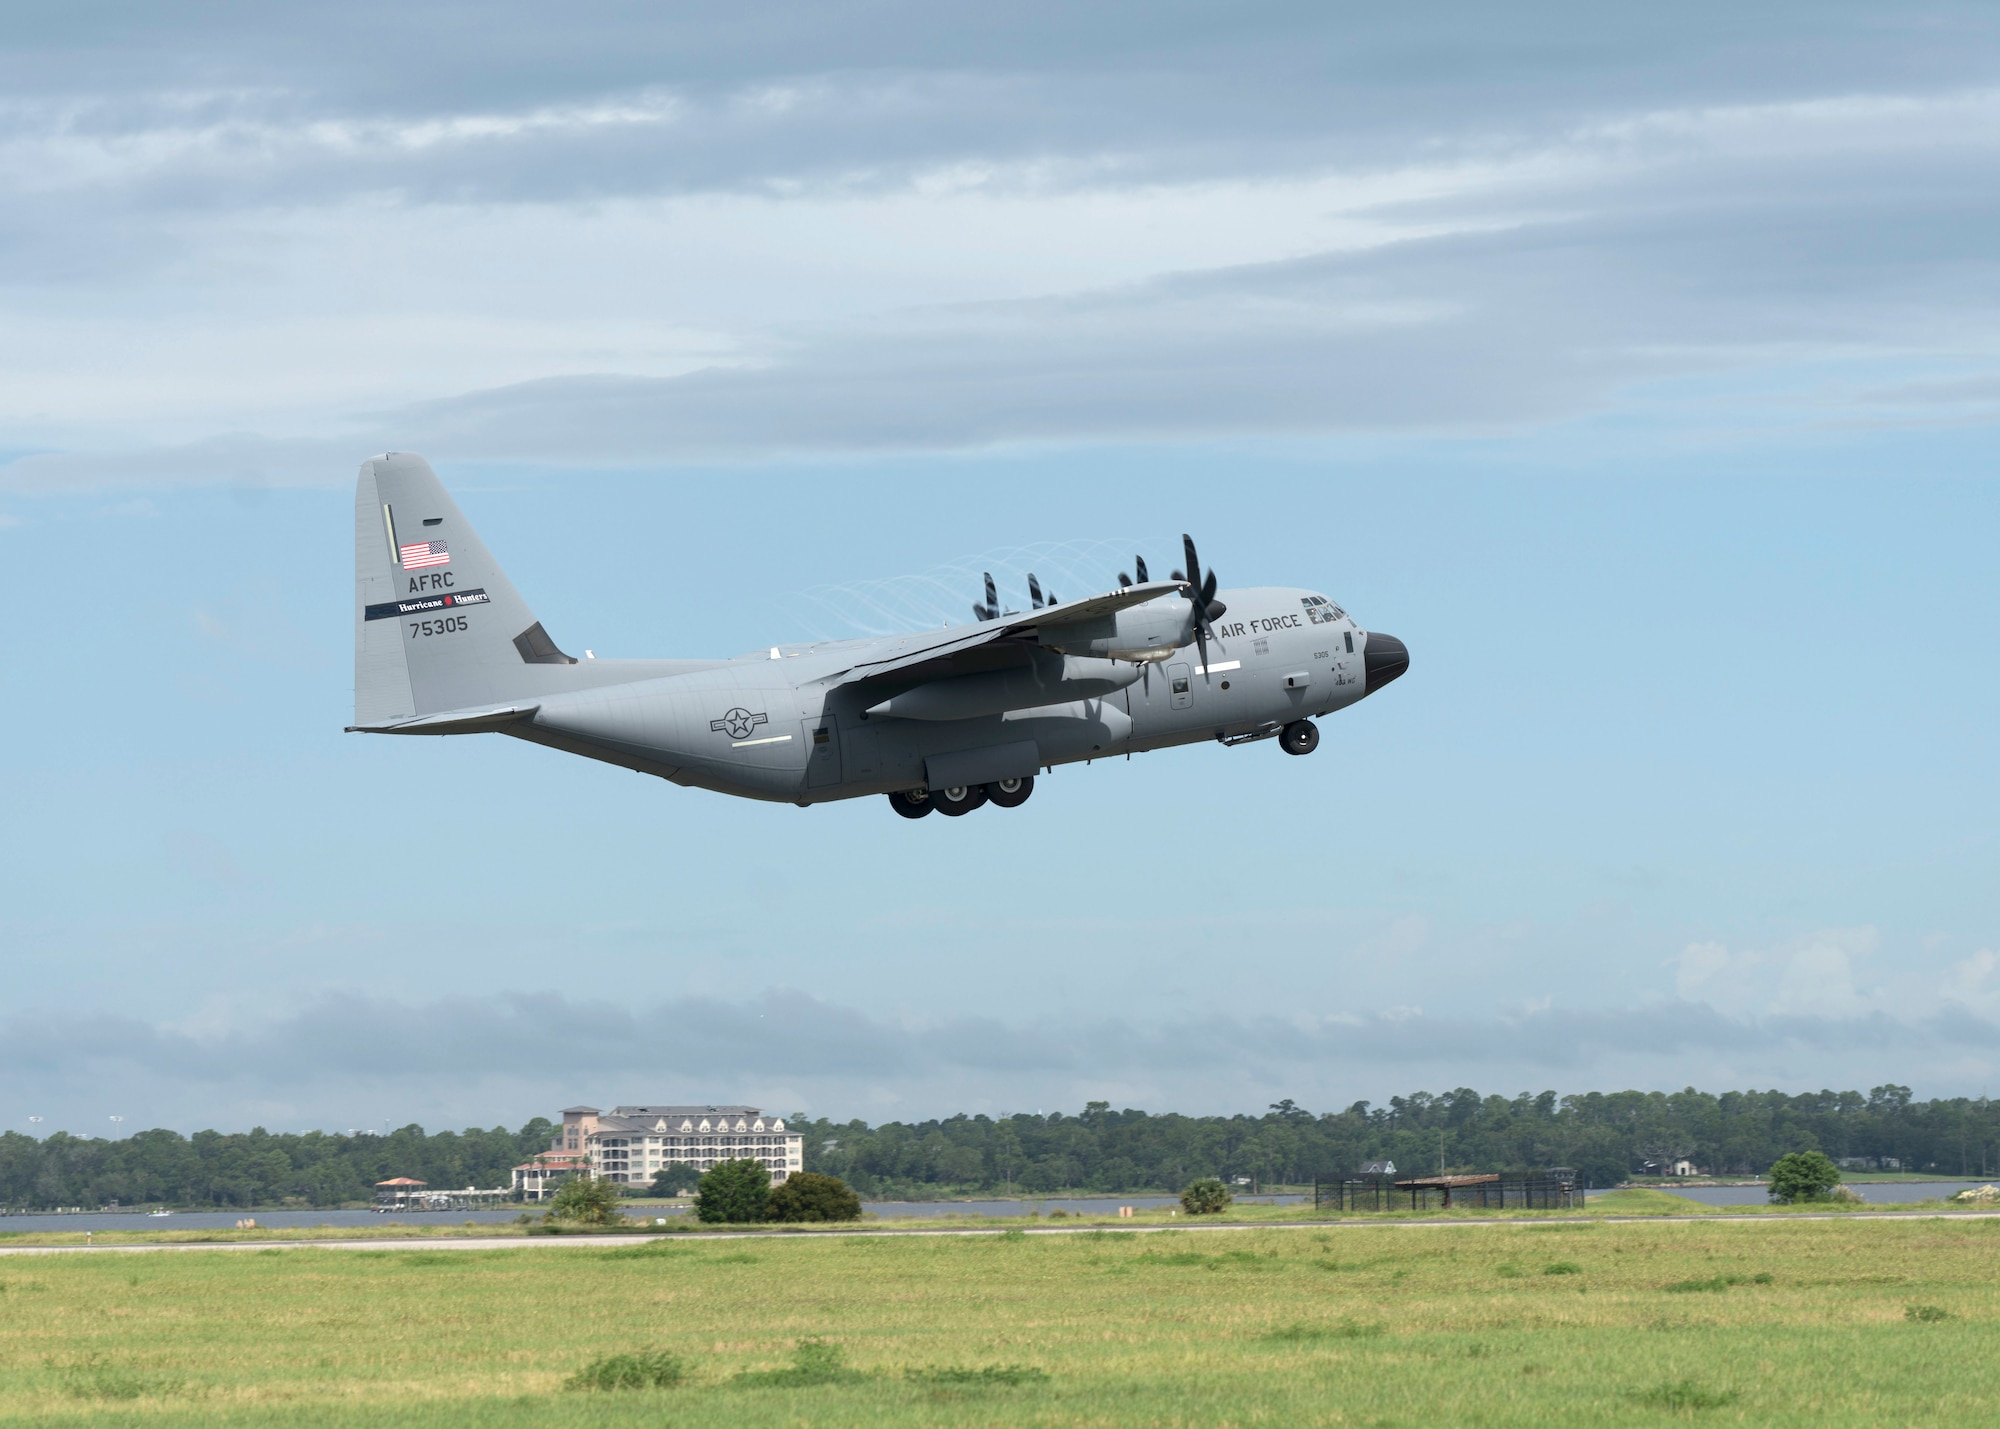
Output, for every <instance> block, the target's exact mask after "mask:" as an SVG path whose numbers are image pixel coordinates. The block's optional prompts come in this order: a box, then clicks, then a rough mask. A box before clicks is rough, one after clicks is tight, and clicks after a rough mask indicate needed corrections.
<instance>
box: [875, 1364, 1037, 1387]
mask: <svg viewBox="0 0 2000 1429" xmlns="http://www.w3.org/2000/svg"><path fill="white" fill-rule="evenodd" d="M903 1377H904V1378H905V1379H913V1380H915V1381H916V1382H917V1383H919V1384H937V1385H946V1384H948V1385H999V1384H1040V1383H1041V1382H1042V1381H1044V1380H1046V1379H1047V1378H1048V1377H1049V1372H1048V1371H1047V1370H1045V1369H1037V1368H1036V1367H1035V1366H1033V1365H1025V1364H989V1365H981V1366H979V1368H977V1369H969V1368H966V1367H965V1366H962V1365H927V1366H925V1367H923V1368H921V1369H906V1370H904V1371H903Z"/></svg>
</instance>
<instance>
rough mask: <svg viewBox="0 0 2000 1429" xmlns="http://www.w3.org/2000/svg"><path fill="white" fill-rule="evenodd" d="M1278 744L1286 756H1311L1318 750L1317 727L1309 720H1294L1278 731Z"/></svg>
mask: <svg viewBox="0 0 2000 1429" xmlns="http://www.w3.org/2000/svg"><path fill="white" fill-rule="evenodd" d="M1278 744H1279V746H1280V747H1281V748H1282V749H1283V750H1284V751H1285V753H1287V754H1311V753H1312V752H1313V751H1314V750H1315V749H1318V748H1319V726H1318V725H1316V724H1314V723H1313V722H1312V721H1311V720H1309V719H1295V720H1293V721H1292V722H1291V723H1290V724H1288V725H1286V726H1285V727H1284V728H1283V729H1281V730H1279V731H1278Z"/></svg>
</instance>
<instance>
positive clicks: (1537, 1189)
mask: <svg viewBox="0 0 2000 1429" xmlns="http://www.w3.org/2000/svg"><path fill="white" fill-rule="evenodd" d="M1583 1202H1584V1192H1583V1187H1582V1186H1581V1185H1580V1184H1578V1182H1577V1179H1576V1173H1575V1172H1573V1171H1570V1170H1569V1169H1567V1168H1566V1167H1559V1168H1557V1169H1555V1170H1551V1171H1532V1172H1526V1173H1523V1174H1520V1175H1505V1174H1502V1173H1500V1172H1497V1171H1496V1172H1490V1173H1487V1174H1485V1175H1476V1176H1417V1177H1411V1178H1408V1179H1405V1180H1401V1181H1395V1180H1391V1179H1390V1178H1389V1177H1387V1176H1344V1177H1333V1178H1320V1177H1315V1178H1314V1180H1313V1209H1314V1210H1330V1211H1428V1210H1480V1211H1507V1210H1520V1211H1571V1210H1578V1209H1580V1208H1581V1207H1582V1206H1583Z"/></svg>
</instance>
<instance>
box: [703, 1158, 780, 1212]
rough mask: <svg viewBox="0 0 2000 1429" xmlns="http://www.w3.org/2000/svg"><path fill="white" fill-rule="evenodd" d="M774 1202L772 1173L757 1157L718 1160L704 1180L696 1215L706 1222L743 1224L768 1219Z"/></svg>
mask: <svg viewBox="0 0 2000 1429" xmlns="http://www.w3.org/2000/svg"><path fill="white" fill-rule="evenodd" d="M770 1199H771V1173H770V1171H769V1170H767V1169H766V1168H765V1166H764V1163H763V1162H761V1161H758V1160H756V1159H755V1158H753V1157H748V1156H746V1157H743V1158H742V1159H740V1160H736V1161H718V1162H716V1163H715V1165H714V1166H712V1167H710V1168H709V1171H708V1174H706V1175H705V1176H703V1177H702V1178H701V1188H700V1189H699V1190H698V1191H696V1192H695V1195H694V1213H695V1214H696V1215H697V1216H699V1217H700V1218H701V1219H702V1220H705V1221H721V1222H728V1223H732V1224H742V1223H744V1222H747V1221H761V1220H763V1219H764V1207H765V1206H766V1205H767V1204H768V1203H769V1201H770Z"/></svg>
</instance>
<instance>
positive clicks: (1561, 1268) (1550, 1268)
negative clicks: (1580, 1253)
mask: <svg viewBox="0 0 2000 1429" xmlns="http://www.w3.org/2000/svg"><path fill="white" fill-rule="evenodd" d="M1542 1274H1544V1275H1581V1274H1583V1267H1582V1266H1580V1265H1578V1264H1577V1263H1576V1262H1575V1261H1573V1260H1552V1261H1550V1262H1549V1263H1548V1264H1547V1265H1545V1266H1543V1267H1542Z"/></svg>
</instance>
